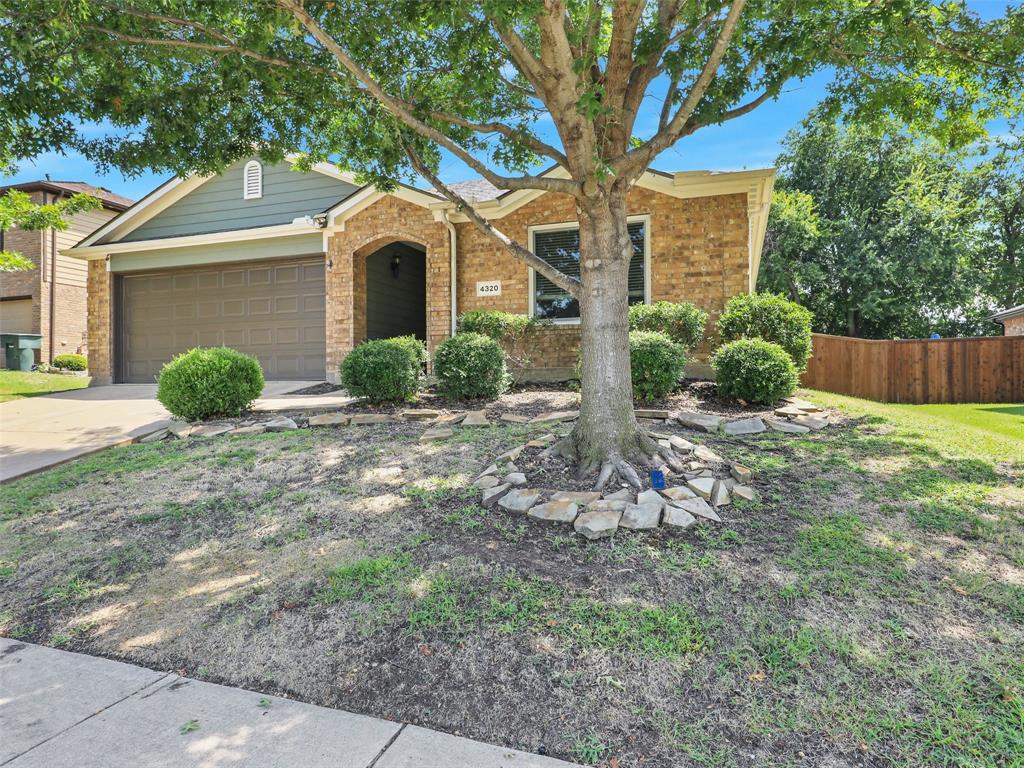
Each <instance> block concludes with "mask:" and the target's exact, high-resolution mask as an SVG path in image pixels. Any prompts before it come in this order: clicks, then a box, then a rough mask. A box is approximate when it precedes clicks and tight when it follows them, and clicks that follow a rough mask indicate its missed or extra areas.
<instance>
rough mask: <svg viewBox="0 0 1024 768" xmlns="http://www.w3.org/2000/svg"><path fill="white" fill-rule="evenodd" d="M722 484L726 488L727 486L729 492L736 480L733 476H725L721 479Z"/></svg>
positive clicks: (734, 485)
mask: <svg viewBox="0 0 1024 768" xmlns="http://www.w3.org/2000/svg"><path fill="white" fill-rule="evenodd" d="M722 485H724V486H725V487H726V488H728V489H729V491H730V492H731V491H732V489H733V488H734V487H736V481H735V480H734V479H733V478H731V477H727V478H725V480H723V481H722Z"/></svg>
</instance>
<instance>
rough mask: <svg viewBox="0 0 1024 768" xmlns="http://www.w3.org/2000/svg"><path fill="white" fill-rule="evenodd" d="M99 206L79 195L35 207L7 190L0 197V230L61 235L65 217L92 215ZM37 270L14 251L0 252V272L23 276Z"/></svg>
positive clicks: (16, 192) (15, 191)
mask: <svg viewBox="0 0 1024 768" xmlns="http://www.w3.org/2000/svg"><path fill="white" fill-rule="evenodd" d="M100 205H101V203H100V201H99V200H97V199H96V198H94V197H89V196H88V195H81V194H80V195H72V196H71V197H69V198H63V199H61V200H59V201H57V202H56V203H46V204H43V205H37V204H36V203H33V202H32V198H31V197H30V196H29V195H28V194H27V193H25V192H22V191H21V190H19V189H11V190H8V191H7V192H6V193H5V194H3V195H0V230H8V229H11V227H18V228H19V229H27V230H32V231H35V230H40V229H51V228H52V229H57V230H60V231H61V232H63V231H64V230H65V229H67V228H68V222H67V219H68V218H69V217H71V216H74V215H75V214H76V213H81V212H83V211H94V210H96V209H97V208H99V207H100ZM38 266H39V265H38V264H36V263H35V262H34V261H32V260H31V259H26V258H25V257H24V256H22V255H21V254H20V253H18V252H17V251H6V250H0V272H24V271H26V270H29V269H35V268H36V267H38Z"/></svg>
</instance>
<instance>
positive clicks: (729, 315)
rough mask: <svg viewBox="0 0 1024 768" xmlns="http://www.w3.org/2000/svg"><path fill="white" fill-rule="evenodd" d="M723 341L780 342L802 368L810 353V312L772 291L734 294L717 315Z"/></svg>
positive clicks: (801, 368) (798, 367)
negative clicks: (719, 314) (718, 315)
mask: <svg viewBox="0 0 1024 768" xmlns="http://www.w3.org/2000/svg"><path fill="white" fill-rule="evenodd" d="M718 332H719V333H720V334H721V335H722V340H723V341H735V340H736V339H764V340H765V341H771V342H774V343H775V344H778V345H779V346H780V347H782V348H783V349H784V350H786V352H788V353H789V356H790V357H791V358H792V359H793V363H794V365H796V367H797V370H799V371H802V370H803V369H804V368H805V367H806V365H807V359H808V358H809V357H810V356H811V313H810V312H809V311H808V310H806V309H804V308H803V307H801V306H800V305H799V304H797V303H796V302H794V301H790V300H789V299H786V298H784V297H782V296H776V295H774V294H771V293H748V294H740V295H739V296H733V297H732V298H731V299H729V303H728V304H726V305H725V311H724V312H723V313H722V316H721V317H720V318H718Z"/></svg>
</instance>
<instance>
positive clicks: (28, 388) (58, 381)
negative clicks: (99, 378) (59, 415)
mask: <svg viewBox="0 0 1024 768" xmlns="http://www.w3.org/2000/svg"><path fill="white" fill-rule="evenodd" d="M87 386H89V378H88V377H87V376H61V375H59V374H56V373H34V372H31V371H3V370H0V403H6V402H9V401H11V400H20V399H21V398H23V397H35V396H37V395H49V394H51V393H52V392H66V391H67V390H69V389H84V388H85V387H87Z"/></svg>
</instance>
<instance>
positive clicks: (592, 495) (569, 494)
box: [551, 491, 601, 505]
mask: <svg viewBox="0 0 1024 768" xmlns="http://www.w3.org/2000/svg"><path fill="white" fill-rule="evenodd" d="M600 498H601V494H600V492H599V491H558V492H556V493H553V494H552V495H551V500H552V501H571V502H572V503H573V504H583V505H587V504H590V503H591V502H594V501H597V500H598V499H600Z"/></svg>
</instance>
